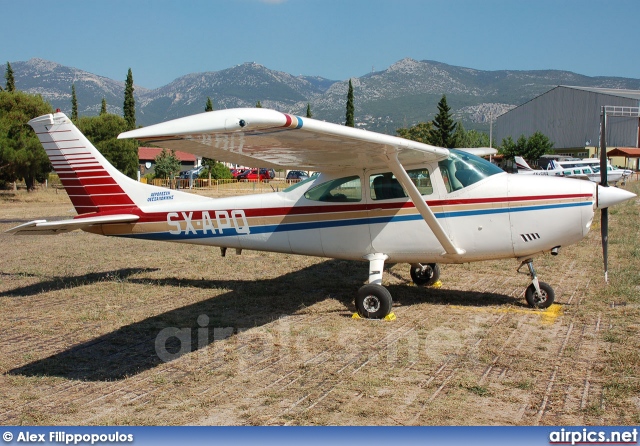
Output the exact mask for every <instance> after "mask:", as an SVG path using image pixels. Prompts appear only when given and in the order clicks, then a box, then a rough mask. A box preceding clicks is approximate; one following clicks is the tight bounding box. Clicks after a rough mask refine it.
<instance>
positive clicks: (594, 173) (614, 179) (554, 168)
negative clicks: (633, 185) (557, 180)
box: [514, 156, 631, 185]
mask: <svg viewBox="0 0 640 446" xmlns="http://www.w3.org/2000/svg"><path fill="white" fill-rule="evenodd" d="M514 160H515V162H516V166H517V167H518V173H521V174H525V175H543V176H544V175H547V176H559V177H569V178H579V179H583V180H590V181H593V182H594V183H599V182H601V181H602V178H601V175H600V160H599V159H597V158H586V159H572V160H564V161H556V160H551V162H550V163H549V165H548V166H547V168H546V169H545V170H535V169H532V168H531V166H529V164H527V162H526V161H525V160H524V159H523V158H522V157H521V156H516V157H514ZM630 174H631V171H626V170H622V169H614V167H613V166H611V165H610V164H607V182H608V183H612V184H614V185H615V184H617V183H618V181H620V180H624V179H625V178H626V177H628V176H629V175H630Z"/></svg>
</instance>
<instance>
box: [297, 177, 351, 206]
mask: <svg viewBox="0 0 640 446" xmlns="http://www.w3.org/2000/svg"><path fill="white" fill-rule="evenodd" d="M304 197H305V198H306V199H307V200H313V201H330V202H356V201H361V200H362V185H361V184H360V177H358V176H351V177H346V178H338V179H336V180H331V181H327V182H326V183H322V184H320V185H318V186H316V187H314V188H311V189H309V190H308V191H307V193H305V194H304Z"/></svg>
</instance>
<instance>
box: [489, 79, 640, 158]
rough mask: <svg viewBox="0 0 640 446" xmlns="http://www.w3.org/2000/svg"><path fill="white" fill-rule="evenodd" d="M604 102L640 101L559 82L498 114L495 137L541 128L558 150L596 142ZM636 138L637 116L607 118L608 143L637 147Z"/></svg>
mask: <svg viewBox="0 0 640 446" xmlns="http://www.w3.org/2000/svg"><path fill="white" fill-rule="evenodd" d="M603 105H616V106H626V107H638V105H639V102H638V100H637V99H632V98H623V97H619V96H613V95H610V94H603V93H596V92H593V91H586V90H580V89H577V88H571V87H563V86H560V87H556V88H554V89H552V90H550V91H548V92H547V93H544V94H542V95H540V96H538V97H536V98H534V99H532V100H531V101H529V102H527V103H525V104H523V105H521V106H519V107H516V108H514V109H513V110H511V111H509V112H507V113H505V114H504V115H501V116H499V117H498V118H497V120H496V123H495V129H494V138H495V141H496V144H497V145H500V144H502V140H503V139H504V138H506V137H507V136H511V138H513V140H514V141H516V140H517V139H518V138H519V137H520V135H525V136H526V137H529V136H531V135H532V134H533V133H535V132H536V131H539V132H541V133H543V134H544V135H546V136H548V137H549V139H551V141H553V143H554V148H555V149H556V150H559V149H563V148H576V147H585V146H586V145H590V146H597V145H599V141H600V139H599V138H600V136H599V135H600V110H601V107H602V106H603ZM637 139H638V119H637V118H608V120H607V146H608V147H636V144H637ZM587 141H589V143H588V144H587Z"/></svg>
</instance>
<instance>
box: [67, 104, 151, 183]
mask: <svg viewBox="0 0 640 446" xmlns="http://www.w3.org/2000/svg"><path fill="white" fill-rule="evenodd" d="M77 126H78V128H79V129H80V131H81V132H82V133H84V135H85V136H86V137H87V139H89V141H91V142H92V143H93V145H94V146H96V148H97V149H98V150H99V151H100V153H102V155H103V156H104V157H105V158H106V159H107V160H108V161H109V162H110V163H111V164H113V166H114V167H115V168H116V169H118V170H119V171H120V172H122V173H124V174H125V175H127V176H128V177H130V178H133V179H136V178H137V177H138V168H139V166H138V163H139V160H138V142H137V141H135V140H132V139H118V135H119V134H120V133H122V132H126V131H127V130H128V129H129V127H128V124H127V121H125V119H124V118H122V117H121V116H117V115H112V114H109V113H105V114H103V115H99V116H83V117H81V118H79V119H78V124H77Z"/></svg>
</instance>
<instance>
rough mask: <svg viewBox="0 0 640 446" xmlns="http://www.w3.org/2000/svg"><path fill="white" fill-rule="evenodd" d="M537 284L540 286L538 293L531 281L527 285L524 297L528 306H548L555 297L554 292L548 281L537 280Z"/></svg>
mask: <svg viewBox="0 0 640 446" xmlns="http://www.w3.org/2000/svg"><path fill="white" fill-rule="evenodd" d="M538 286H539V287H540V293H538V292H537V291H536V287H535V285H534V284H533V283H532V284H531V285H529V286H528V287H527V291H526V292H525V293H524V297H525V299H527V303H528V304H529V306H530V307H533V308H549V307H550V306H551V304H552V303H553V301H554V300H555V298H556V293H554V291H553V288H551V286H550V285H549V284H548V283H544V282H538Z"/></svg>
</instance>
